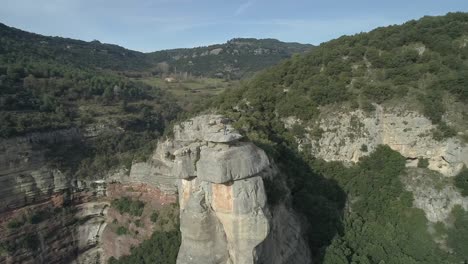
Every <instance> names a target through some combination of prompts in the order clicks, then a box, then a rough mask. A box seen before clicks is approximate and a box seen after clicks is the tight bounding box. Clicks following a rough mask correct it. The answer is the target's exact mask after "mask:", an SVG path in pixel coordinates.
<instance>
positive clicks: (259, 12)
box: [0, 0, 468, 52]
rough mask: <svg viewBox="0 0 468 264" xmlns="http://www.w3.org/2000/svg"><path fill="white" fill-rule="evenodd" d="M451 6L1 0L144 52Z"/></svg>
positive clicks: (456, 1)
mask: <svg viewBox="0 0 468 264" xmlns="http://www.w3.org/2000/svg"><path fill="white" fill-rule="evenodd" d="M453 11H464V12H468V0H392V1H382V0H373V1H372V0H341V1H338V0H323V1H314V0H308V1H307V0H283V1H276V0H229V1H223V0H131V1H130V0H127V1H124V0H0V22H2V23H5V24H7V25H9V26H13V27H17V28H20V29H24V30H27V31H32V32H35V33H39V34H44V35H52V36H63V37H70V38H76V39H82V40H86V41H90V40H94V39H98V40H100V41H101V42H105V43H113V44H118V45H121V46H124V47H126V48H129V49H134V50H139V51H145V52H148V51H155V50H161V49H169V48H180V47H182V48H185V47H194V46H203V45H208V44H214V43H223V42H225V41H227V40H229V39H231V38H234V37H255V38H277V39H280V40H282V41H296V42H302V43H312V44H319V43H321V42H324V41H327V40H330V39H333V38H336V37H339V36H341V35H343V34H354V33H359V32H363V31H369V30H371V29H373V28H375V27H378V26H386V25H391V24H400V23H402V22H405V21H407V20H410V19H417V18H420V17H422V16H424V15H443V14H445V13H447V12H453Z"/></svg>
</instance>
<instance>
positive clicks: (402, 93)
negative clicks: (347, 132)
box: [227, 13, 468, 134]
mask: <svg viewBox="0 0 468 264" xmlns="http://www.w3.org/2000/svg"><path fill="white" fill-rule="evenodd" d="M467 22H468V14H466V13H449V14H447V15H446V16H441V17H424V18H422V19H420V20H417V21H410V22H407V23H405V24H403V25H396V26H389V27H383V28H378V29H375V30H373V31H371V32H369V33H361V34H357V35H354V36H343V37H340V38H338V39H336V40H332V41H330V42H326V43H323V44H322V45H320V46H319V47H316V48H315V49H313V50H312V51H311V52H309V53H307V54H306V55H304V56H295V57H293V58H292V59H290V60H286V61H284V62H283V63H280V64H279V65H278V66H275V67H273V68H271V69H269V70H266V71H264V72H263V73H261V74H258V76H257V77H256V78H254V79H253V80H252V81H251V82H250V84H248V85H247V86H246V87H244V90H243V91H237V95H234V96H233V95H231V97H235V98H233V101H237V102H238V101H239V99H240V98H245V99H246V100H247V101H245V103H247V104H248V106H245V105H244V106H245V108H249V107H250V108H251V107H255V108H258V109H260V108H265V109H268V111H271V112H276V113H278V114H279V115H280V116H291V115H295V116H298V117H300V118H301V119H305V120H310V119H313V118H315V117H316V116H317V115H318V113H319V110H318V109H319V108H320V107H322V106H326V105H331V104H341V105H348V106H349V107H351V108H362V109H364V110H366V111H372V109H373V106H372V105H371V103H378V104H392V103H395V102H397V103H399V104H406V105H409V106H411V107H412V108H416V109H418V110H420V111H421V112H423V113H424V114H425V115H426V116H428V117H429V118H430V119H431V120H432V121H433V122H434V123H436V124H441V126H442V130H446V126H445V124H444V123H443V119H442V116H443V114H444V113H445V110H446V107H447V105H448V104H452V105H457V106H458V105H460V107H459V108H458V109H459V110H460V112H461V113H463V114H464V115H465V116H466V115H467V111H468V110H467V109H466V105H467V103H468V77H467V76H468V62H467V58H468V33H467V32H468V23H467ZM228 100H229V99H228ZM227 106H228V107H230V106H229V103H228V104H227ZM242 106H243V105H240V107H242ZM449 134H450V133H449Z"/></svg>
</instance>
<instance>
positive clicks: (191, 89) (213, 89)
mask: <svg viewBox="0 0 468 264" xmlns="http://www.w3.org/2000/svg"><path fill="white" fill-rule="evenodd" d="M136 80H139V81H142V82H144V83H146V84H148V85H151V86H153V87H159V88H161V89H164V90H167V91H169V92H171V93H172V94H174V95H175V96H176V97H177V98H178V99H180V100H182V102H191V101H192V102H193V100H195V101H197V100H200V99H205V98H207V97H211V96H215V95H217V94H219V93H221V92H222V91H224V90H225V89H229V88H232V87H236V86H238V85H239V81H226V80H224V79H215V78H198V77H193V78H188V79H186V80H184V79H176V80H174V81H173V82H166V81H165V80H164V79H162V78H159V77H146V78H138V79H136Z"/></svg>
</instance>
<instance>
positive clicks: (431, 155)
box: [284, 105, 468, 223]
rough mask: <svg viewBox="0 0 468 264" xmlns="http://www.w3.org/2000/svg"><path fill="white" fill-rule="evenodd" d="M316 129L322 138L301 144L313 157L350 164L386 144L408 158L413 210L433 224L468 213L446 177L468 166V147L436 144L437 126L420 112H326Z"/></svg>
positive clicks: (464, 201) (407, 178) (289, 122)
mask: <svg viewBox="0 0 468 264" xmlns="http://www.w3.org/2000/svg"><path fill="white" fill-rule="evenodd" d="M300 122H301V121H300V120H298V119H296V118H293V117H291V118H288V119H285V120H284V123H285V125H286V126H287V127H291V126H292V125H293V124H296V123H300ZM318 125H319V128H320V133H318V134H319V135H318V136H316V137H313V136H311V134H312V133H309V135H307V136H306V137H305V138H304V139H301V141H300V146H301V147H302V148H303V147H304V146H305V144H307V143H309V144H310V146H311V149H310V151H311V152H312V154H313V155H314V156H316V157H319V158H322V159H324V160H326V161H342V162H344V163H351V162H357V161H358V160H359V158H360V157H362V156H365V155H369V154H370V153H371V152H372V151H374V150H375V148H376V147H377V146H378V145H380V144H383V145H388V146H390V147H391V148H392V149H393V150H395V151H398V152H399V153H400V154H401V155H402V156H404V157H406V158H407V167H408V169H407V175H405V176H404V177H402V182H403V183H404V184H405V187H406V189H407V190H408V191H411V192H412V193H413V196H414V206H415V207H417V208H420V209H422V210H424V212H425V214H426V217H427V219H428V220H429V221H431V222H433V223H436V222H438V221H442V222H446V221H447V219H448V217H449V215H450V212H451V211H452V209H453V207H454V206H456V205H460V206H462V207H463V208H465V209H467V210H468V199H467V198H466V197H465V198H464V197H462V196H461V194H460V193H459V192H458V190H457V189H456V188H455V187H454V186H453V184H452V180H451V179H449V178H448V177H452V176H455V175H457V174H458V172H460V170H461V169H462V168H463V166H468V145H466V144H464V143H463V142H461V141H460V140H459V139H457V138H455V137H454V138H448V139H445V140H443V141H437V140H435V139H434V138H433V133H432V132H433V129H435V128H436V127H435V126H434V125H433V124H432V123H431V121H430V120H429V119H427V118H426V117H425V116H423V115H422V114H420V113H417V112H414V111H408V110H405V109H403V108H389V109H385V108H383V107H381V106H378V105H377V106H376V111H375V112H373V113H364V112H363V111H361V110H357V111H353V112H339V111H332V112H331V113H325V114H322V116H321V119H320V121H319V124H318ZM309 130H310V129H309ZM462 133H468V131H464V132H462ZM418 158H424V159H427V160H428V162H429V166H428V168H427V169H420V168H417V165H418Z"/></svg>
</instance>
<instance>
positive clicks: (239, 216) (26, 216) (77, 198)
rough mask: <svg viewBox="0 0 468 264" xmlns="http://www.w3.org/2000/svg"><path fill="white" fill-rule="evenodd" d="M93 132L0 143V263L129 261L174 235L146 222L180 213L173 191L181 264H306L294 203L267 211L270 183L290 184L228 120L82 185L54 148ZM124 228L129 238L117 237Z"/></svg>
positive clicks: (211, 119) (198, 126) (191, 129)
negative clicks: (140, 205) (161, 235)
mask: <svg viewBox="0 0 468 264" xmlns="http://www.w3.org/2000/svg"><path fill="white" fill-rule="evenodd" d="M96 133H99V131H94V132H93V133H91V134H90V133H86V132H83V131H79V130H77V129H70V130H60V131H54V132H50V133H36V134H31V135H28V136H25V137H18V138H13V139H8V140H3V141H0V149H1V152H0V183H1V184H0V233H1V234H2V236H1V237H0V263H20V262H21V263H77V264H81V263H86V264H87V263H105V262H106V261H107V259H108V258H109V257H111V256H113V257H120V256H122V255H126V254H129V250H130V247H131V246H136V245H138V244H139V243H141V241H143V240H144V239H147V238H148V237H149V236H150V235H151V233H152V232H153V231H154V230H155V228H159V229H161V228H162V230H165V229H167V228H169V229H170V228H173V226H166V225H161V224H157V223H154V222H152V221H151V220H150V216H151V214H152V212H154V210H160V209H161V208H170V209H169V210H173V209H174V208H177V207H174V206H171V205H172V204H174V203H175V202H176V200H177V194H178V196H179V203H180V229H181V231H182V245H181V247H180V251H179V256H178V260H177V262H178V263H180V264H183V263H192V264H196V263H220V264H221V263H226V264H227V263H231V264H235V263H242V264H244V263H273V264H276V263H278V264H282V263H310V252H309V249H308V247H307V245H306V243H305V241H304V240H303V238H302V230H301V223H300V221H299V220H298V218H297V217H296V215H295V214H294V212H293V211H292V210H291V209H290V208H291V206H290V204H289V203H290V201H289V197H286V198H285V199H283V200H282V202H280V203H279V204H276V205H271V204H268V197H267V195H266V190H265V186H264V180H265V179H269V180H271V179H274V180H275V181H276V182H278V183H279V184H282V185H284V186H286V184H285V183H284V182H283V179H282V177H281V174H280V173H279V171H278V170H277V169H276V167H275V165H274V164H273V163H272V162H271V161H270V160H269V159H268V157H267V155H266V154H265V152H264V151H263V150H261V149H260V148H258V147H256V146H255V145H254V144H253V143H251V142H248V141H245V140H242V136H241V135H240V134H238V133H237V132H236V131H234V129H233V128H232V126H231V125H230V124H229V121H228V120H227V119H224V118H223V117H221V116H218V115H204V116H199V117H196V118H193V119H191V120H189V121H187V122H183V123H181V124H180V125H177V126H175V128H174V138H173V139H171V140H166V141H164V142H160V143H159V144H158V147H157V149H156V150H155V151H154V154H153V155H152V157H151V158H150V159H149V160H148V161H146V162H140V163H134V164H133V165H132V167H131V169H130V170H126V169H117V170H115V171H114V172H111V173H109V174H108V175H107V176H105V177H104V178H102V179H100V180H94V181H83V180H79V179H76V178H74V177H73V176H71V175H69V174H67V173H64V172H62V171H60V170H59V169H58V168H55V167H53V166H52V165H51V164H50V162H49V160H48V156H47V153H48V151H50V146H51V145H57V144H68V143H69V142H71V141H73V140H87V138H92V137H93V136H95V135H96ZM88 134H89V135H88ZM121 197H130V198H131V199H138V200H140V201H142V202H144V203H145V204H146V205H145V208H144V210H143V213H142V215H141V216H139V217H136V218H135V217H131V216H129V215H124V214H120V213H119V212H118V211H116V209H114V208H113V207H110V203H111V201H112V200H113V199H116V198H121ZM168 205H170V206H169V207H167V206H168ZM38 212H42V213H43V214H42V215H39V216H38V217H39V218H38V219H36V218H34V217H36V216H35V215H36V214H37V213H38ZM169 215H171V216H170V217H177V216H176V214H174V213H173V212H172V211H171V212H169ZM34 219H35V220H34ZM12 223H13V224H14V225H13V224H12ZM136 223H138V224H136ZM121 225H124V226H125V227H126V228H127V229H128V230H129V233H128V234H124V235H117V234H116V229H117V227H118V226H121Z"/></svg>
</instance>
